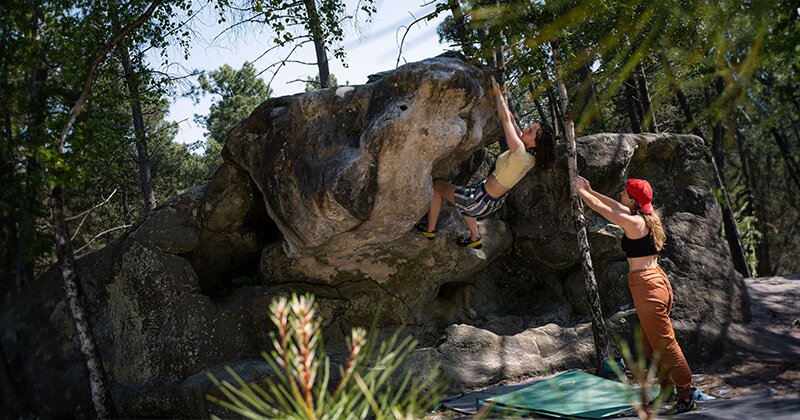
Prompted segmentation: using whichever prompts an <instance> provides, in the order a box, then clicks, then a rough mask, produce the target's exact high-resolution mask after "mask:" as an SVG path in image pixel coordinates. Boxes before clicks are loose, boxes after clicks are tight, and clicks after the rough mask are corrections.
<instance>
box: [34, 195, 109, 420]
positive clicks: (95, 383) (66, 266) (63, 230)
mask: <svg viewBox="0 0 800 420" xmlns="http://www.w3.org/2000/svg"><path fill="white" fill-rule="evenodd" d="M50 199H51V210H52V212H53V231H54V232H55V239H56V256H57V257H58V263H59V266H60V267H61V275H62V277H63V280H64V290H65V291H66V294H67V303H68V304H69V308H70V311H71V312H72V318H73V320H74V321H75V331H76V333H77V334H78V341H79V342H80V350H81V355H83V360H84V362H85V364H86V370H87V373H88V374H89V387H90V389H91V395H92V402H93V403H94V408H95V412H96V413H95V414H96V415H97V418H100V419H107V418H113V417H116V410H115V408H114V403H113V401H112V399H111V394H110V392H109V390H108V386H107V380H106V377H105V370H104V369H103V364H102V359H101V358H100V352H99V350H98V348H97V343H96V342H95V340H94V334H93V333H92V326H91V323H90V320H89V315H88V313H87V311H86V303H85V302H84V298H83V291H82V290H81V288H80V284H79V281H80V280H79V277H78V272H77V270H76V266H75V254H74V253H73V250H72V243H71V242H70V239H69V231H68V230H67V222H66V220H65V216H64V187H63V186H55V187H53V188H52V190H51V192H50Z"/></svg>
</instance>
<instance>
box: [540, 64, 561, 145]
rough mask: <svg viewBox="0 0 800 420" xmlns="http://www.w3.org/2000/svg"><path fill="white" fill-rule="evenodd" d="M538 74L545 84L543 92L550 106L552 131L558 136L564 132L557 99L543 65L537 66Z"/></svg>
mask: <svg viewBox="0 0 800 420" xmlns="http://www.w3.org/2000/svg"><path fill="white" fill-rule="evenodd" d="M539 74H540V75H541V77H542V83H544V84H545V85H547V89H545V94H546V95H547V104H548V105H549V108H550V120H551V121H553V124H552V127H553V131H554V133H555V135H556V136H558V135H560V134H561V133H563V132H564V119H563V118H562V116H561V113H560V112H559V109H558V100H557V99H556V94H555V92H553V86H552V85H551V84H550V77H548V76H547V72H546V71H545V69H544V67H539Z"/></svg>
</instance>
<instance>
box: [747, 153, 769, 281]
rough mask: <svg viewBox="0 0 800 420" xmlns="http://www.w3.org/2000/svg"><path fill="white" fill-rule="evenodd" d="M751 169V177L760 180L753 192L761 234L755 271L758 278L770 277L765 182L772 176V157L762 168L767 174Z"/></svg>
mask: <svg viewBox="0 0 800 420" xmlns="http://www.w3.org/2000/svg"><path fill="white" fill-rule="evenodd" d="M751 169H753V177H754V178H755V179H756V180H761V182H759V184H760V185H757V186H756V190H755V196H756V203H755V210H756V222H757V226H758V230H759V232H761V240H760V241H758V245H757V246H756V258H757V259H758V262H757V265H756V271H758V275H759V276H771V275H772V274H773V273H772V262H771V261H770V249H769V223H768V221H769V213H768V211H767V206H766V202H767V194H768V191H767V190H766V188H768V187H769V185H768V184H769V182H767V180H768V179H770V177H771V176H772V174H771V169H772V155H769V154H768V155H767V161H766V165H765V166H764V169H765V170H766V172H767V173H761V171H760V170H759V168H758V166H756V167H754V168H751Z"/></svg>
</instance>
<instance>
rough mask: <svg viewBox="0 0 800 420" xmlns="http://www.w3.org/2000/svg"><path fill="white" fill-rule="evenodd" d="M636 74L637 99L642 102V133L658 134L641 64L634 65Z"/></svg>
mask: <svg viewBox="0 0 800 420" xmlns="http://www.w3.org/2000/svg"><path fill="white" fill-rule="evenodd" d="M636 73H637V75H638V79H639V98H640V99H641V100H642V109H643V112H644V118H643V119H642V127H643V129H644V131H649V132H651V133H658V124H657V123H656V112H655V109H653V103H652V100H651V98H650V89H648V88H647V77H646V74H645V72H644V66H642V63H639V64H637V65H636Z"/></svg>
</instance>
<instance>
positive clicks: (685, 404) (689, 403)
mask: <svg viewBox="0 0 800 420" xmlns="http://www.w3.org/2000/svg"><path fill="white" fill-rule="evenodd" d="M693 410H697V402H696V401H695V400H694V395H692V396H691V397H689V399H688V400H681V399H678V402H676V403H675V405H674V406H673V407H672V408H671V409H670V410H669V411H668V412H667V414H681V413H687V412H689V411H693Z"/></svg>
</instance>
